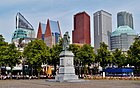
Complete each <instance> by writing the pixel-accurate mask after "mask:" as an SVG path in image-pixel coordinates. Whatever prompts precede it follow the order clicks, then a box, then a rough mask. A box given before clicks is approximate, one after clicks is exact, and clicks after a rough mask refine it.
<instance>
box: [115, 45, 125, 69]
mask: <svg viewBox="0 0 140 88" xmlns="http://www.w3.org/2000/svg"><path fill="white" fill-rule="evenodd" d="M112 62H113V64H115V65H118V67H122V66H124V65H126V56H125V54H123V53H122V51H121V50H119V49H118V48H117V49H115V51H114V52H113V61H112Z"/></svg>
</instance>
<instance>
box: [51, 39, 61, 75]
mask: <svg viewBox="0 0 140 88" xmlns="http://www.w3.org/2000/svg"><path fill="white" fill-rule="evenodd" d="M61 52H62V40H60V41H59V43H58V44H56V45H54V46H53V47H52V48H51V49H50V54H51V56H50V60H49V64H51V65H54V72H56V66H57V65H59V58H60V57H59V55H60V53H61ZM54 74H55V73H54Z"/></svg>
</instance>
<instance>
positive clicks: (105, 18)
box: [94, 10, 112, 52]
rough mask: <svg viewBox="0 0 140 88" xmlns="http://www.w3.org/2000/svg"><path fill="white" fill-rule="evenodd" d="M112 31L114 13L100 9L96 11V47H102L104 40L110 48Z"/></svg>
mask: <svg viewBox="0 0 140 88" xmlns="http://www.w3.org/2000/svg"><path fill="white" fill-rule="evenodd" d="M111 32H112V15H111V14H110V13H108V12H106V11H103V10H100V11H98V12H96V13H94V49H95V52H97V49H98V48H99V47H100V43H101V42H104V43H105V44H107V45H108V48H109V49H110V35H111Z"/></svg>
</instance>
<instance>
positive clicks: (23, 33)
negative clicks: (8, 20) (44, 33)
mask: <svg viewBox="0 0 140 88" xmlns="http://www.w3.org/2000/svg"><path fill="white" fill-rule="evenodd" d="M21 38H22V39H24V40H25V39H28V40H29V39H33V38H35V31H34V28H33V26H32V25H31V24H30V23H29V22H28V21H27V20H26V19H25V18H24V16H23V15H21V13H17V15H16V30H15V31H14V33H13V35H12V42H14V43H15V44H16V45H18V43H19V40H20V39H21Z"/></svg>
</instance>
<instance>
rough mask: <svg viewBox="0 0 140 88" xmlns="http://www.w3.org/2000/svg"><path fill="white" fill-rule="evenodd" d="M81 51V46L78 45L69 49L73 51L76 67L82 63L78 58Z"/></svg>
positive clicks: (72, 45) (73, 45)
mask: <svg viewBox="0 0 140 88" xmlns="http://www.w3.org/2000/svg"><path fill="white" fill-rule="evenodd" d="M79 49H80V46H79V45H76V44H71V45H70V47H69V50H70V51H72V52H73V54H74V63H75V65H77V64H79V62H80V59H79V58H78V57H77V53H78V51H79Z"/></svg>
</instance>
